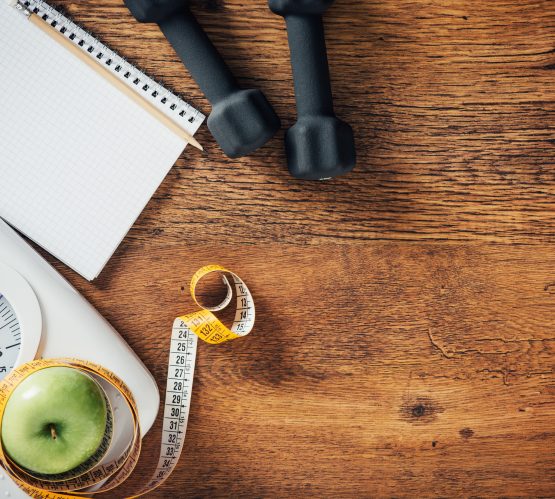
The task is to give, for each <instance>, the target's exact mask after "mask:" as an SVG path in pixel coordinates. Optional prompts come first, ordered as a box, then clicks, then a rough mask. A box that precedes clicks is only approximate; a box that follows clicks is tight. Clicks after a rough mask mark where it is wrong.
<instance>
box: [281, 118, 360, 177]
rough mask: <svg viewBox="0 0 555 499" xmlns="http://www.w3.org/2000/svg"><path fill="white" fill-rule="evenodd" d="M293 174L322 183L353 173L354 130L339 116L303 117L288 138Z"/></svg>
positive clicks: (354, 159)
mask: <svg viewBox="0 0 555 499" xmlns="http://www.w3.org/2000/svg"><path fill="white" fill-rule="evenodd" d="M285 149H286V152H287V158H288V166H289V171H290V172H291V174H292V175H293V176H294V177H297V178H300V179H305V180H320V179H325V178H330V177H337V176H339V175H343V174H344V173H348V172H350V171H351V170H352V169H353V167H354V166H355V163H356V152H355V144H354V139H353V130H352V128H351V126H350V125H348V124H347V123H345V122H344V121H341V120H340V119H338V118H336V117H335V116H305V117H301V118H299V120H298V121H297V123H295V125H293V126H292V127H291V128H290V129H289V130H288V131H287V133H286V135H285Z"/></svg>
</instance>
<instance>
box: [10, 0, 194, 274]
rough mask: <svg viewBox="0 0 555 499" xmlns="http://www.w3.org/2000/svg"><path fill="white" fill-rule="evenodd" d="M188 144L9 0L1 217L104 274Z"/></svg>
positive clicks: (81, 266)
mask: <svg viewBox="0 0 555 499" xmlns="http://www.w3.org/2000/svg"><path fill="white" fill-rule="evenodd" d="M185 145H186V143H185V142H184V140H183V139H181V138H179V137H178V136H177V135H175V134H174V133H173V132H172V131H170V130H168V129H167V128H166V127H165V126H164V125H163V124H161V123H160V122H159V121H158V120H156V119H155V118H154V117H152V116H151V115H150V114H149V113H148V112H147V111H145V110H143V108H141V107H140V106H138V105H137V104H135V103H134V102H133V101H132V100H131V99H130V98H129V97H126V96H125V95H123V94H122V93H121V92H120V91H118V90H117V89H115V88H114V87H113V86H112V85H111V84H110V83H108V82H107V81H106V80H104V79H103V78H102V77H101V76H99V75H98V74H97V73H95V72H94V71H93V70H92V69H90V68H89V67H87V66H86V65H85V64H84V63H83V62H82V61H79V60H78V58H76V57H75V56H73V55H72V54H71V53H69V52H68V51H67V50H66V49H64V48H63V47H62V46H60V45H58V44H57V43H56V42H54V41H53V40H51V39H50V38H49V37H48V36H46V35H45V34H44V33H42V32H41V30H39V29H37V28H36V27H35V26H33V25H32V24H31V23H29V21H28V20H27V19H25V17H23V16H22V15H21V14H20V13H19V12H17V11H16V10H15V9H14V8H13V7H10V6H8V5H7V3H6V1H5V0H0V217H2V218H4V219H5V220H6V221H7V222H9V223H10V224H11V225H13V226H15V227H16V228H17V229H18V230H20V231H21V232H22V233H24V234H26V235H27V236H28V237H29V238H31V239H32V240H34V241H35V242H37V243H38V244H39V245H41V246H42V247H44V248H45V249H46V250H47V251H48V252H50V253H51V254H52V255H54V256H56V257H57V258H59V259H60V260H62V261H63V262H65V263H66V264H67V265H69V266H70V267H72V268H73V269H74V270H76V271H77V272H79V273H80V274H81V275H83V276H84V277H85V278H87V279H89V280H91V279H94V278H95V277H96V276H97V275H98V273H99V272H100V270H101V269H102V268H103V267H104V265H105V264H106V262H107V261H108V259H109V258H110V257H111V255H112V254H113V252H114V251H115V249H116V248H117V246H118V245H119V243H120V242H121V240H122V239H123V237H124V236H125V234H126V233H127V231H128V230H129V228H130V227H131V225H132V224H133V223H134V221H135V220H136V218H137V217H138V215H139V214H140V212H141V211H142V209H143V208H144V206H145V205H146V203H147V202H148V200H149V199H150V197H151V196H152V195H153V193H154V191H155V190H156V188H157V187H158V186H159V184H160V182H161V181H162V180H163V178H164V176H165V175H166V174H167V172H168V171H169V169H170V168H171V167H172V165H173V164H174V163H175V161H176V159H177V158H178V157H179V155H180V154H181V152H182V151H183V148H184V147H185Z"/></svg>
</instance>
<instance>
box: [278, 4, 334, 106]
mask: <svg viewBox="0 0 555 499" xmlns="http://www.w3.org/2000/svg"><path fill="white" fill-rule="evenodd" d="M285 22H286V25H287V37H288V39H289V49H290V51H291V65H292V67H293V78H294V84H295V99H296V101H297V113H298V115H299V116H301V115H304V116H306V115H333V114H334V112H333V97H332V93H331V84H330V70H329V65H328V57H327V53H326V39H325V36H324V24H323V22H322V17H321V16H320V15H288V16H286V17H285ZM307 61H310V63H307Z"/></svg>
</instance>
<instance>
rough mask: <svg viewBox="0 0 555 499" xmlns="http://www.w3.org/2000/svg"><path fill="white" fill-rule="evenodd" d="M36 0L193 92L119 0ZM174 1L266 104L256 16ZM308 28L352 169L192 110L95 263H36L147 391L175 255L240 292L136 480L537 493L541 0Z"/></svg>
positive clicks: (172, 293) (543, 180)
mask: <svg viewBox="0 0 555 499" xmlns="http://www.w3.org/2000/svg"><path fill="white" fill-rule="evenodd" d="M58 5H63V6H64V7H65V8H66V10H67V11H69V13H70V14H71V15H73V17H74V18H75V19H77V20H78V21H80V22H82V23H83V24H84V25H85V26H86V27H87V28H90V29H91V30H92V31H94V32H95V33H97V34H98V35H100V36H101V37H102V38H103V39H104V40H105V42H107V43H108V44H109V45H111V46H113V47H114V48H115V49H117V50H118V51H120V52H121V53H122V54H123V55H125V56H126V57H128V58H129V59H130V60H131V61H133V62H134V63H136V64H138V65H139V66H141V67H143V68H144V69H146V70H147V71H148V72H149V73H151V74H152V75H154V76H156V77H157V78H159V79H160V80H161V81H162V82H164V83H165V84H167V85H169V86H170V87H171V88H172V89H174V90H175V91H177V92H180V93H182V94H183V95H184V96H186V98H187V99H188V100H190V101H191V102H192V103H194V104H195V105H197V106H198V107H200V108H201V109H202V110H204V111H205V112H208V111H209V107H208V105H207V102H206V101H205V100H204V99H203V98H202V96H201V94H200V92H199V91H198V90H197V88H196V86H195V85H194V83H193V82H192V81H191V79H190V77H189V76H188V74H187V72H186V71H185V70H184V69H183V67H182V66H181V65H180V64H179V63H178V62H177V58H176V55H175V54H174V53H173V52H172V50H171V49H170V47H169V45H168V44H167V43H166V42H165V41H164V40H163V38H162V36H161V35H160V33H159V31H158V30H157V28H156V27H154V26H146V25H139V24H138V23H136V22H135V21H134V20H133V19H132V18H131V16H130V14H129V13H128V12H127V11H126V9H125V8H124V7H123V5H122V2H121V0H94V1H88V2H73V1H70V0H60V1H59V2H58ZM194 11H195V12H196V13H197V14H198V17H199V18H200V20H201V22H202V24H203V25H204V26H206V28H207V30H208V31H209V32H210V34H211V36H212V38H213V39H214V41H215V43H216V44H217V45H218V47H219V48H220V49H221V51H222V52H223V53H224V54H225V57H226V58H227V60H228V61H229V64H230V65H231V66H232V68H233V69H234V70H235V71H236V73H237V75H238V76H239V79H240V81H241V82H242V83H243V84H244V85H245V86H255V87H259V88H262V89H263V90H264V91H265V93H266V95H267V96H268V98H269V100H270V101H271V102H272V103H273V104H274V105H275V107H276V109H277V111H278V113H279V115H280V116H281V117H282V118H283V124H284V128H285V127H288V126H290V125H291V124H292V123H293V122H294V120H295V110H294V104H293V103H294V98H293V93H292V82H291V70H290V66H289V60H288V51H287V42H286V36H285V32H284V29H283V28H284V26H283V21H282V19H281V18H279V17H277V16H274V15H271V14H270V13H269V11H268V9H267V7H266V2H265V1H264V0H258V1H255V0H228V1H221V0H210V1H209V0H205V1H198V2H197V4H196V5H195V6H194ZM326 27H327V32H328V45H329V57H330V64H331V68H332V72H333V87H334V94H335V97H336V108H337V113H338V115H339V116H340V117H342V118H343V119H345V120H346V121H348V122H349V123H351V124H352V125H353V127H354V129H355V131H356V141H357V148H358V153H359V159H358V166H357V168H356V171H354V172H353V173H352V174H350V175H348V176H345V177H343V178H339V179H336V180H333V181H329V182H301V181H296V180H294V179H292V178H290V177H289V175H288V173H287V170H286V166H285V159H284V153H283V147H282V140H283V132H282V133H280V134H279V136H277V137H276V138H275V139H274V140H272V141H271V142H270V143H269V144H268V145H267V146H266V147H264V148H263V149H261V150H259V151H258V152H256V154H254V155H252V156H251V157H250V158H244V159H241V160H229V159H227V158H225V157H224V156H223V154H222V153H221V151H220V150H219V149H218V148H217V147H216V146H215V144H214V142H213V140H212V139H211V137H210V135H209V133H208V132H207V130H206V129H205V128H203V130H202V131H201V133H200V134H199V139H200V140H201V142H202V143H203V144H204V145H205V147H206V153H204V154H201V153H198V152H197V151H194V150H188V151H187V154H186V156H185V157H184V158H182V159H180V160H179V162H178V163H177V166H176V167H175V168H174V169H173V170H172V171H171V173H170V174H169V175H168V177H167V178H166V180H165V181H164V183H163V185H162V186H161V188H160V189H159V191H158V192H157V194H156V196H155V197H154V199H153V200H152V201H151V202H150V204H149V205H148V206H147V208H146V210H145V211H144V213H143V215H142V216H141V218H140V219H139V221H138V222H137V224H136V225H135V226H134V228H133V229H132V230H131V232H130V233H129V236H128V237H127V238H126V240H125V242H124V244H123V245H122V247H121V248H120V249H119V250H118V252H117V253H116V255H115V257H114V258H113V259H112V260H111V261H110V263H109V265H108V267H107V268H106V269H105V271H104V272H103V273H102V275H101V277H100V278H99V279H98V280H97V281H96V282H94V283H92V284H90V283H87V282H85V281H84V280H82V279H81V278H79V277H78V276H76V275H75V274H73V273H72V272H71V271H68V270H67V269H65V268H64V267H63V266H62V265H60V264H57V263H56V264H55V265H56V267H57V268H59V269H60V270H61V271H62V273H63V274H64V275H66V276H67V277H68V278H69V280H70V281H71V282H72V283H73V284H75V285H76V286H77V288H78V289H79V290H80V291H82V292H83V293H84V295H85V296H86V297H87V298H88V299H90V300H91V302H92V303H93V304H94V305H95V306H96V307H98V309H99V310H100V311H101V312H102V313H103V314H104V315H105V316H106V317H107V318H108V319H109V320H110V322H111V323H112V324H113V325H114V326H115V327H116V328H117V329H118V330H119V331H120V332H121V334H122V335H123V336H124V337H125V338H126V340H127V341H128V342H129V343H130V345H131V346H132V347H133V348H134V349H135V350H136V352H137V353H138V355H139V356H140V357H141V358H142V359H143V361H144V362H145V364H146V365H147V366H148V368H149V369H150V370H151V371H152V372H153V373H154V375H155V376H156V378H157V380H158V381H159V383H160V387H163V386H164V385H163V381H164V377H165V363H166V353H167V347H168V334H169V330H170V326H171V321H172V320H173V318H174V317H175V316H176V315H177V314H181V313H185V312H190V311H193V310H194V308H195V307H194V305H193V304H192V302H191V299H190V297H189V296H188V292H187V291H186V289H187V285H188V280H189V279H190V277H191V275H192V273H193V272H194V271H195V270H196V269H197V268H198V267H199V266H201V265H203V264H206V263H211V262H219V263H221V264H223V265H226V266H227V267H229V268H231V269H233V270H235V271H236V272H238V273H239V274H240V275H241V276H242V277H243V278H244V279H245V280H246V282H247V283H248V284H249V286H250V288H251V290H252V292H253V294H254V296H255V300H256V304H257V324H256V329H255V331H254V333H253V334H252V335H251V336H249V337H248V338H246V339H244V340H240V341H236V342H233V343H230V344H225V345H222V346H218V347H212V346H208V345H205V344H203V345H200V348H199V352H198V364H197V371H196V375H195V390H194V398H193V403H192V415H191V419H190V425H189V430H188V433H187V441H186V445H185V449H184V455H183V458H182V460H181V462H180V464H179V466H178V468H177V471H176V473H175V474H174V475H173V476H172V477H171V479H170V480H169V481H168V482H167V484H165V485H164V486H163V487H161V488H160V489H159V490H158V491H157V492H156V493H153V494H151V495H150V497H153V498H168V497H179V498H186V497H239V496H241V497H333V498H337V497H345V498H348V497H353V498H358V497H376V496H395V497H401V496H407V497H423V496H492V497H493V496H535V497H537V496H555V376H554V353H555V247H554V243H555V125H554V123H555V99H554V96H555V2H553V1H550V0H543V1H542V0H535V1H526V0H504V1H501V0H473V1H455V0H363V1H361V0H338V1H337V2H336V4H335V5H334V6H333V7H332V9H331V10H330V11H329V14H328V15H327V18H326ZM50 260H51V261H53V259H52V258H50ZM159 431H160V425H159V423H158V424H157V425H156V427H155V428H154V430H153V431H152V434H151V435H150V436H149V437H150V438H147V439H146V441H145V447H146V449H145V453H144V459H143V460H142V462H141V464H140V466H139V472H138V475H139V476H138V477H137V480H141V479H142V480H146V478H147V477H148V476H149V473H150V470H151V468H152V467H153V466H154V464H155V463H154V456H155V455H156V453H157V452H158V444H157V440H158V438H159ZM127 490H132V488H128V489H127ZM121 495H123V493H121ZM110 497H116V496H115V495H114V494H112V495H110ZM117 497H119V495H117Z"/></svg>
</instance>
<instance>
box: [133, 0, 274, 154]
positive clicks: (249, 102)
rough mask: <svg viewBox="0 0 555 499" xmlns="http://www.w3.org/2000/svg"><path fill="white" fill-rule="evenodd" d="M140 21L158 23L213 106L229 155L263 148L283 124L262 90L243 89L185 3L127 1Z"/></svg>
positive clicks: (212, 122) (213, 123)
mask: <svg viewBox="0 0 555 499" xmlns="http://www.w3.org/2000/svg"><path fill="white" fill-rule="evenodd" d="M125 4H126V5H127V7H128V8H129V10H130V11H131V13H132V14H133V15H134V16H135V18H136V19H137V20H138V21H140V22H152V23H157V24H158V25H159V26H160V29H161V30H162V32H163V33H164V35H165V36H166V38H167V39H168V40H169V42H170V43H171V44H172V45H173V48H174V49H175V51H176V52H177V55H179V57H180V58H181V60H182V61H183V63H184V64H185V66H186V67H187V69H188V70H189V73H191V76H192V77H193V78H194V79H195V81H196V82H197V83H198V85H199V86H200V88H201V89H202V91H203V92H204V94H205V95H206V97H207V98H208V100H209V101H210V102H211V104H212V112H211V113H210V116H209V117H208V128H209V130H210V131H211V132H212V135H213V136H214V138H215V139H216V141H217V142H218V144H220V146H221V148H222V149H223V150H224V152H225V153H226V154H227V155H228V156H229V157H232V158H237V157H240V156H245V155H247V154H249V153H251V152H253V151H254V150H255V149H258V148H259V147H260V146H262V145H264V144H265V143H266V142H267V141H268V140H269V139H270V138H271V137H273V136H274V134H275V133H276V132H277V131H278V130H279V128H280V121H279V118H278V117H277V115H276V113H275V111H274V110H273V108H272V106H270V104H269V102H268V101H267V100H266V97H265V96H264V94H263V93H262V92H261V91H260V90H242V89H240V88H239V86H238V84H237V82H236V81H235V78H234V77H233V74H232V73H231V71H230V70H229V68H228V67H227V65H226V64H225V62H224V60H223V59H222V57H221V55H220V54H219V53H218V51H217V50H216V48H215V47H214V45H212V42H211V41H210V40H209V38H208V36H206V33H205V32H204V31H203V30H202V28H201V27H200V25H199V24H198V22H197V20H196V19H195V17H194V16H193V14H192V13H191V11H190V10H189V7H188V5H187V4H188V2H187V1H185V0H125Z"/></svg>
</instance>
